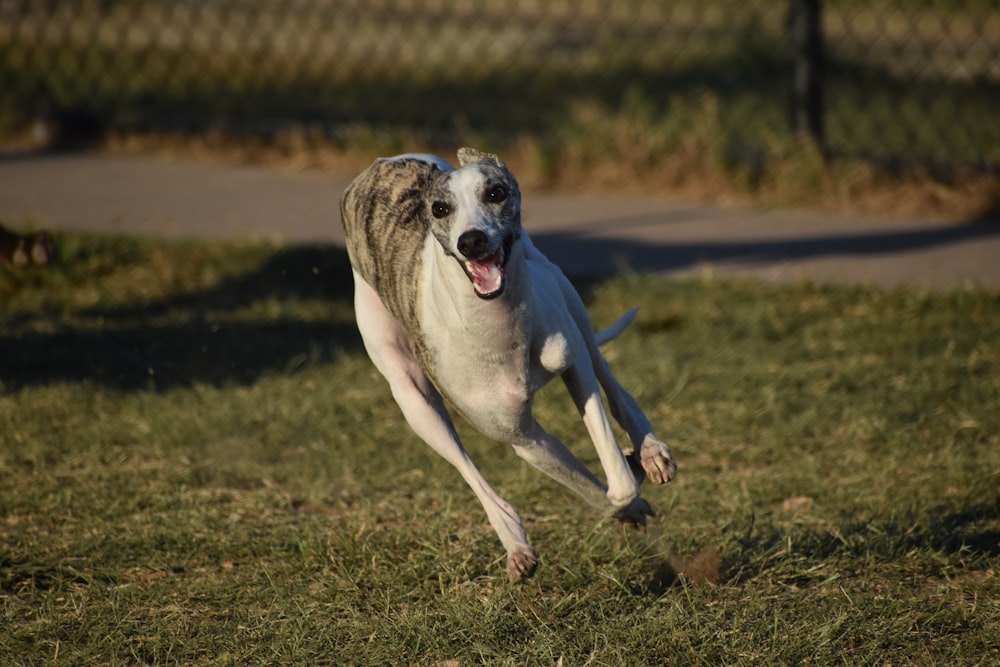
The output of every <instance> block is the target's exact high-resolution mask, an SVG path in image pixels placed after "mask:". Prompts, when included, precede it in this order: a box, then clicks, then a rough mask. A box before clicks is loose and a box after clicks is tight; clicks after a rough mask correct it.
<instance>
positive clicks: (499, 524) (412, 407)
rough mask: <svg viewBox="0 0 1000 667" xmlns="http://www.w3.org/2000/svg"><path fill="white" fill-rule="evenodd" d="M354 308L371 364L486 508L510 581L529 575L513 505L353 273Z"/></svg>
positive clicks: (528, 552)
mask: <svg viewBox="0 0 1000 667" xmlns="http://www.w3.org/2000/svg"><path fill="white" fill-rule="evenodd" d="M354 281H355V310H356V313H357V322H358V329H359V330H360V332H361V337H362V339H363V340H364V343H365V349H366V350H367V351H368V356H369V357H371V360H372V363H374V364H375V367H376V368H378V370H379V371H380V372H381V373H382V375H383V376H385V378H386V380H387V381H388V383H389V387H390V389H391V390H392V396H393V398H394V399H395V400H396V403H397V404H398V405H399V408H400V410H402V412H403V416H404V417H405V418H406V422H407V423H408V424H409V425H410V427H411V428H412V429H413V430H414V431H415V432H416V434H417V435H418V436H419V437H420V438H421V439H422V440H423V441H424V442H426V443H427V444H428V445H430V446H431V447H432V448H433V449H434V451H436V452H437V453H438V454H440V455H441V456H442V457H444V459H445V460H446V461H448V462H449V463H451V464H452V465H453V466H455V468H457V469H458V472H459V473H460V474H461V475H462V478H463V479H464V480H465V481H466V483H467V484H468V485H469V487H470V488H471V489H472V491H473V493H475V494H476V497H477V498H478V499H479V502H480V503H482V505H483V508H484V509H485V510H486V516H487V518H488V519H489V521H490V525H492V526H493V529H494V530H495V531H496V533H497V536H498V537H499V538H500V542H501V543H502V544H503V546H504V549H506V551H507V576H508V577H509V578H510V580H511V581H514V582H516V581H520V580H522V579H525V578H527V577H530V576H531V575H532V574H533V573H534V571H535V567H536V566H537V564H538V557H537V556H536V555H535V550H534V549H533V548H532V547H531V545H530V544H528V536H527V535H526V534H525V532H524V525H523V524H522V522H521V518H520V517H519V516H518V515H517V512H516V511H515V510H514V507H513V506H511V504H510V503H508V502H507V501H506V500H504V499H503V498H501V497H500V495H499V494H498V493H497V492H496V491H494V490H493V487H491V486H490V485H489V483H488V482H487V481H486V479H485V478H484V477H483V475H482V473H480V472H479V469H478V468H476V466H475V464H474V463H473V462H472V460H471V459H470V458H469V456H468V454H467V453H466V451H465V448H464V447H463V446H462V442H461V440H459V437H458V433H457V432H456V431H455V426H454V424H453V423H452V420H451V417H450V416H449V415H448V411H447V409H446V408H445V404H444V399H443V398H442V397H441V394H440V393H439V392H438V390H437V389H436V388H435V387H434V385H433V384H432V383H431V381H430V380H429V379H428V378H427V375H426V374H425V373H424V372H423V370H422V369H421V368H420V365H419V364H418V362H417V360H416V359H415V358H414V356H413V352H412V346H411V344H410V338H409V336H408V334H407V333H406V332H405V331H404V330H403V328H402V327H401V326H400V325H399V323H398V322H396V320H395V319H394V318H393V317H392V315H391V314H390V313H389V311H388V310H387V309H386V307H385V305H384V304H383V303H382V300H381V299H380V298H379V296H378V294H377V293H376V292H375V290H374V289H373V288H372V287H371V286H370V285H369V284H368V283H367V282H365V280H364V279H363V278H362V277H361V276H359V275H358V274H357V273H355V274H354Z"/></svg>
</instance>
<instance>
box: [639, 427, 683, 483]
mask: <svg viewBox="0 0 1000 667" xmlns="http://www.w3.org/2000/svg"><path fill="white" fill-rule="evenodd" d="M631 458H632V461H630V463H632V468H633V472H635V473H638V470H636V468H640V469H641V470H642V472H643V474H644V475H645V476H646V477H648V478H649V481H651V482H653V484H666V483H667V482H669V481H670V480H672V479H673V478H674V477H675V476H676V475H677V462H676V461H674V456H673V454H671V453H670V448H669V447H667V446H666V444H664V443H662V442H660V441H659V440H657V439H656V438H654V437H653V436H651V435H648V436H646V439H645V440H643V442H642V447H640V448H639V451H638V452H634V453H633V454H632V457H631ZM636 458H638V466H636V465H635V464H636V461H635V459H636Z"/></svg>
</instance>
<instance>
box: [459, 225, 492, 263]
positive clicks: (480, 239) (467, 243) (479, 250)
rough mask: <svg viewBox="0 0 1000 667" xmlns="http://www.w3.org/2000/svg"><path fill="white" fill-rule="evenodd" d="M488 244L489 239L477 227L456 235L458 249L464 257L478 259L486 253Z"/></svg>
mask: <svg viewBox="0 0 1000 667" xmlns="http://www.w3.org/2000/svg"><path fill="white" fill-rule="evenodd" d="M489 244H490V240H489V239H488V238H487V237H486V234H485V232H482V231H480V230H478V229H472V230H469V231H467V232H464V233H463V234H462V235H461V236H459V237H458V251H459V252H460V253H462V254H463V255H464V256H465V257H466V259H478V258H479V257H482V256H483V255H484V254H485V253H486V248H487V247H488V246H489Z"/></svg>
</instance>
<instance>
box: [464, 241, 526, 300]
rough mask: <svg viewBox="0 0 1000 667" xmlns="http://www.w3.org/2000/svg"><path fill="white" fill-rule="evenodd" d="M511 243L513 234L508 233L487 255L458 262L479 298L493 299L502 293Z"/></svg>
mask: <svg viewBox="0 0 1000 667" xmlns="http://www.w3.org/2000/svg"><path fill="white" fill-rule="evenodd" d="M513 244H514V235H513V234H508V235H507V237H506V238H505V239H504V240H503V243H501V244H500V247H499V248H497V249H496V250H495V251H494V252H492V253H490V254H489V255H486V256H485V257H480V258H479V259H474V260H469V261H460V262H459V264H461V265H462V268H463V269H465V275H467V276H469V280H471V281H472V288H473V289H474V290H476V296H478V297H479V298H480V299H495V298H496V297H498V296H500V295H501V294H503V291H504V288H505V287H506V286H507V260H508V259H509V258H510V250H511V246H513Z"/></svg>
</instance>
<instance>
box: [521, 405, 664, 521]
mask: <svg viewBox="0 0 1000 667" xmlns="http://www.w3.org/2000/svg"><path fill="white" fill-rule="evenodd" d="M513 446H514V451H515V452H516V453H517V455H518V456H520V457H521V458H522V459H524V460H525V461H527V462H528V463H530V464H531V465H533V466H534V467H535V468H537V469H538V470H541V471H542V472H544V473H545V474H546V475H548V476H549V477H551V478H552V479H554V480H556V481H557V482H559V483H560V484H562V485H564V486H566V487H567V488H569V489H572V490H573V491H575V492H576V493H578V494H579V495H580V496H581V497H582V498H583V499H584V500H586V501H587V502H588V503H590V504H591V505H593V506H594V507H595V508H597V510H598V511H600V512H601V513H602V514H604V515H606V516H615V517H617V518H619V519H621V520H623V521H627V522H629V523H632V524H635V525H638V526H642V525H645V524H646V517H647V516H652V514H653V510H652V508H650V507H649V505H648V504H647V503H646V501H645V500H643V499H642V498H638V497H636V498H633V499H632V500H631V501H630V502H629V503H628V504H626V505H625V506H624V507H622V506H621V505H620V504H614V503H612V502H611V500H610V499H609V498H608V489H607V487H605V486H604V485H603V484H602V483H601V481H600V480H599V479H597V477H595V476H594V474H593V473H592V472H590V469H588V468H587V466H585V465H584V464H583V463H582V462H581V461H580V459H578V458H576V456H574V455H573V453H572V452H571V451H570V450H569V449H568V448H567V447H566V445H564V444H563V443H562V441H560V440H559V439H558V438H556V437H555V436H553V435H551V434H549V433H548V432H546V431H545V429H543V428H542V426H541V425H540V424H539V423H538V422H537V421H534V420H532V426H531V429H530V430H529V431H528V432H527V433H525V434H524V436H523V438H522V440H521V441H520V442H517V443H514V445H513Z"/></svg>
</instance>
